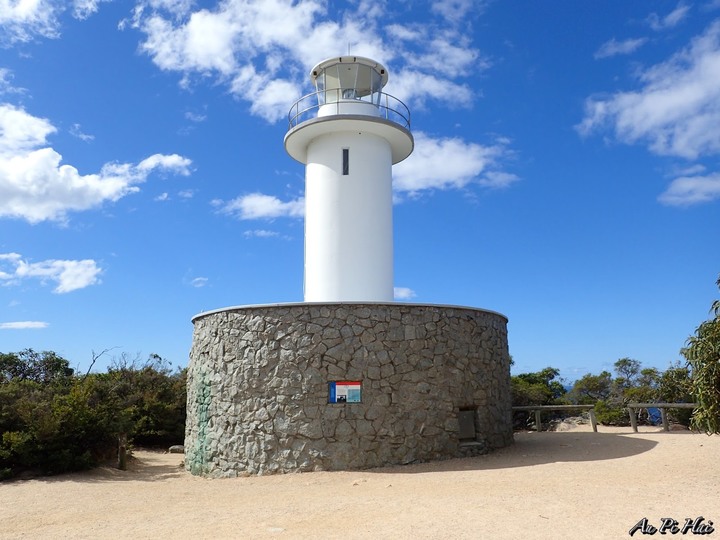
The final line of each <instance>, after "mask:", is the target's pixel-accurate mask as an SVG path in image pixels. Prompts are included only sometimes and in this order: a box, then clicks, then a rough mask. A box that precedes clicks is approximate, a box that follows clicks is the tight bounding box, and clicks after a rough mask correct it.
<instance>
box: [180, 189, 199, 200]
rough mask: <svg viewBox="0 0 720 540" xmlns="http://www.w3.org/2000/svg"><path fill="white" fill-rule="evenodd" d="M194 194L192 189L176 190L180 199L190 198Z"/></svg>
mask: <svg viewBox="0 0 720 540" xmlns="http://www.w3.org/2000/svg"><path fill="white" fill-rule="evenodd" d="M194 196H195V190H194V189H184V190H182V191H178V197H180V198H181V199H192V198H193V197H194Z"/></svg>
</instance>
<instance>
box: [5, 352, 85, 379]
mask: <svg viewBox="0 0 720 540" xmlns="http://www.w3.org/2000/svg"><path fill="white" fill-rule="evenodd" d="M73 373H74V372H73V370H72V368H70V363H69V362H68V361H67V360H65V359H64V358H63V357H62V356H59V355H57V354H56V353H54V352H52V351H43V352H40V353H38V352H35V351H34V350H32V349H25V350H24V351H20V352H18V353H7V354H6V353H0V383H2V382H7V381H12V380H23V381H33V382H37V383H43V384H44V383H50V382H53V381H62V380H69V379H70V377H72V376H73Z"/></svg>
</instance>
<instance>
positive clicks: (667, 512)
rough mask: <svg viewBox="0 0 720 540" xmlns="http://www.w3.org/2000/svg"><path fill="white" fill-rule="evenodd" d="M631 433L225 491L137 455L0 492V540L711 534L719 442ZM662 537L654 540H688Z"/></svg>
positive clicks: (521, 444)
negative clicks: (122, 467) (691, 527)
mask: <svg viewBox="0 0 720 540" xmlns="http://www.w3.org/2000/svg"><path fill="white" fill-rule="evenodd" d="M640 429H641V432H640V433H637V434H636V433H633V432H632V431H631V430H630V428H608V427H603V426H600V427H599V433H592V432H591V431H590V429H589V427H587V426H580V427H578V428H576V429H573V430H570V431H564V432H552V433H547V432H544V433H518V434H516V435H515V444H514V445H513V446H511V447H508V448H506V449H503V450H501V451H498V452H495V453H493V454H490V455H487V456H481V457H475V458H466V459H454V460H448V461H442V462H435V463H426V464H418V465H408V466H403V467H389V468H382V469H372V470H365V471H353V472H316V473H302V474H287V475H277V476H262V477H249V478H236V479H227V480H207V479H204V478H198V477H194V476H191V475H189V474H188V473H186V472H185V471H184V470H183V469H182V468H181V467H180V464H181V461H182V459H183V456H182V455H178V454H162V453H154V452H146V451H137V452H136V453H135V457H136V459H135V461H134V462H133V464H132V467H131V470H129V471H125V472H122V471H118V470H116V469H112V468H100V469H97V470H94V471H90V472H85V473H79V474H69V475H65V476H60V477H53V478H41V479H34V480H19V481H13V482H5V483H2V484H0V538H2V539H9V538H13V539H14V538H27V539H33V540H34V539H43V538H48V539H69V538H92V539H103V538H113V539H114V538H131V539H143V538H153V539H161V538H172V539H184V538H193V539H201V538H213V539H216V538H219V539H224V538H240V539H246V538H323V539H328V538H329V539H332V538H343V539H349V538H373V539H374V538H383V539H384V538H396V539H404V538H408V539H409V538H413V539H415V538H441V539H444V538H451V539H463V538H467V539H482V538H489V539H505V538H507V539H514V540H515V539H519V538H530V539H545V538H547V539H550V538H552V539H559V538H590V539H592V538H598V539H605V538H608V539H615V538H630V534H629V532H630V530H631V529H632V528H633V527H634V526H635V525H636V524H638V523H639V522H640V521H641V520H642V519H643V518H647V524H648V525H650V526H653V527H655V528H660V527H661V525H662V521H661V520H662V518H670V519H674V520H677V522H678V527H679V528H681V527H682V526H683V525H684V524H685V519H686V518H691V519H696V518H699V517H703V518H704V521H703V523H704V524H706V525H708V524H710V522H713V524H712V529H714V528H715V522H717V528H718V529H720V459H719V458H720V437H719V436H713V437H708V436H706V435H703V434H697V433H690V432H687V431H672V432H669V433H666V432H663V431H662V430H661V429H659V428H640ZM667 523H668V525H667V530H666V532H667V534H666V535H664V536H661V535H659V534H658V535H657V536H655V535H653V536H654V537H655V538H663V537H664V538H667V537H669V536H676V537H685V538H688V537H692V536H694V534H693V532H692V531H687V533H686V534H685V535H683V534H682V530H680V532H677V534H676V535H673V534H672V528H671V527H670V525H671V522H667ZM644 530H645V533H643V531H642V530H638V531H637V532H636V533H635V534H634V535H633V538H645V537H647V536H649V531H650V530H651V529H648V528H645V529H644ZM698 531H699V530H696V532H698ZM659 532H661V531H658V533H659ZM705 532H706V533H707V532H709V529H706V530H705ZM706 536H707V537H708V538H711V539H712V538H714V537H718V538H719V539H720V530H718V531H713V532H711V533H710V534H709V535H706Z"/></svg>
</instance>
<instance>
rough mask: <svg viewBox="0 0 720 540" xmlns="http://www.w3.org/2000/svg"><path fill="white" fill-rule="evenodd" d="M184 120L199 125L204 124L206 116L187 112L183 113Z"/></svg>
mask: <svg viewBox="0 0 720 540" xmlns="http://www.w3.org/2000/svg"><path fill="white" fill-rule="evenodd" d="M185 118H186V119H188V120H190V121H191V122H195V123H199V122H204V121H205V120H206V119H207V115H205V114H199V113H194V112H190V111H188V112H186V113H185Z"/></svg>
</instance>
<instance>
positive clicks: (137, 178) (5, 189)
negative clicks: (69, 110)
mask: <svg viewBox="0 0 720 540" xmlns="http://www.w3.org/2000/svg"><path fill="white" fill-rule="evenodd" d="M55 131H56V129H55V127H54V126H53V125H52V124H51V123H50V122H49V121H48V120H47V119H44V118H37V117H35V116H32V115H31V114H29V113H27V112H26V111H25V110H24V109H22V108H18V107H14V106H13V105H9V104H0V218H1V217H12V218H20V219H25V220H27V221H29V222H30V223H38V222H41V221H59V222H65V221H66V220H67V214H68V212H75V211H82V210H88V209H91V208H96V207H99V206H100V205H102V204H103V203H105V202H107V201H111V202H114V201H117V200H119V199H121V198H122V197H124V196H126V195H128V194H130V193H135V192H137V191H138V190H139V188H138V187H137V186H136V184H140V183H142V182H144V181H145V180H146V179H147V177H148V176H149V175H150V174H151V173H153V172H169V173H174V174H181V175H188V174H190V164H191V161H190V160H189V159H187V158H185V157H182V156H179V155H177V154H172V155H162V154H155V155H153V156H150V157H149V158H147V159H144V160H142V161H141V162H140V163H139V164H137V165H135V164H131V163H107V164H105V165H104V166H103V167H102V169H101V170H100V172H99V173H97V174H88V175H81V174H80V173H79V172H78V170H77V169H76V168H75V167H73V166H71V165H66V164H61V162H62V156H61V155H60V154H59V153H58V152H56V151H55V150H54V149H53V148H50V147H49V146H47V144H48V143H47V137H48V135H50V134H52V133H54V132H55Z"/></svg>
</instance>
